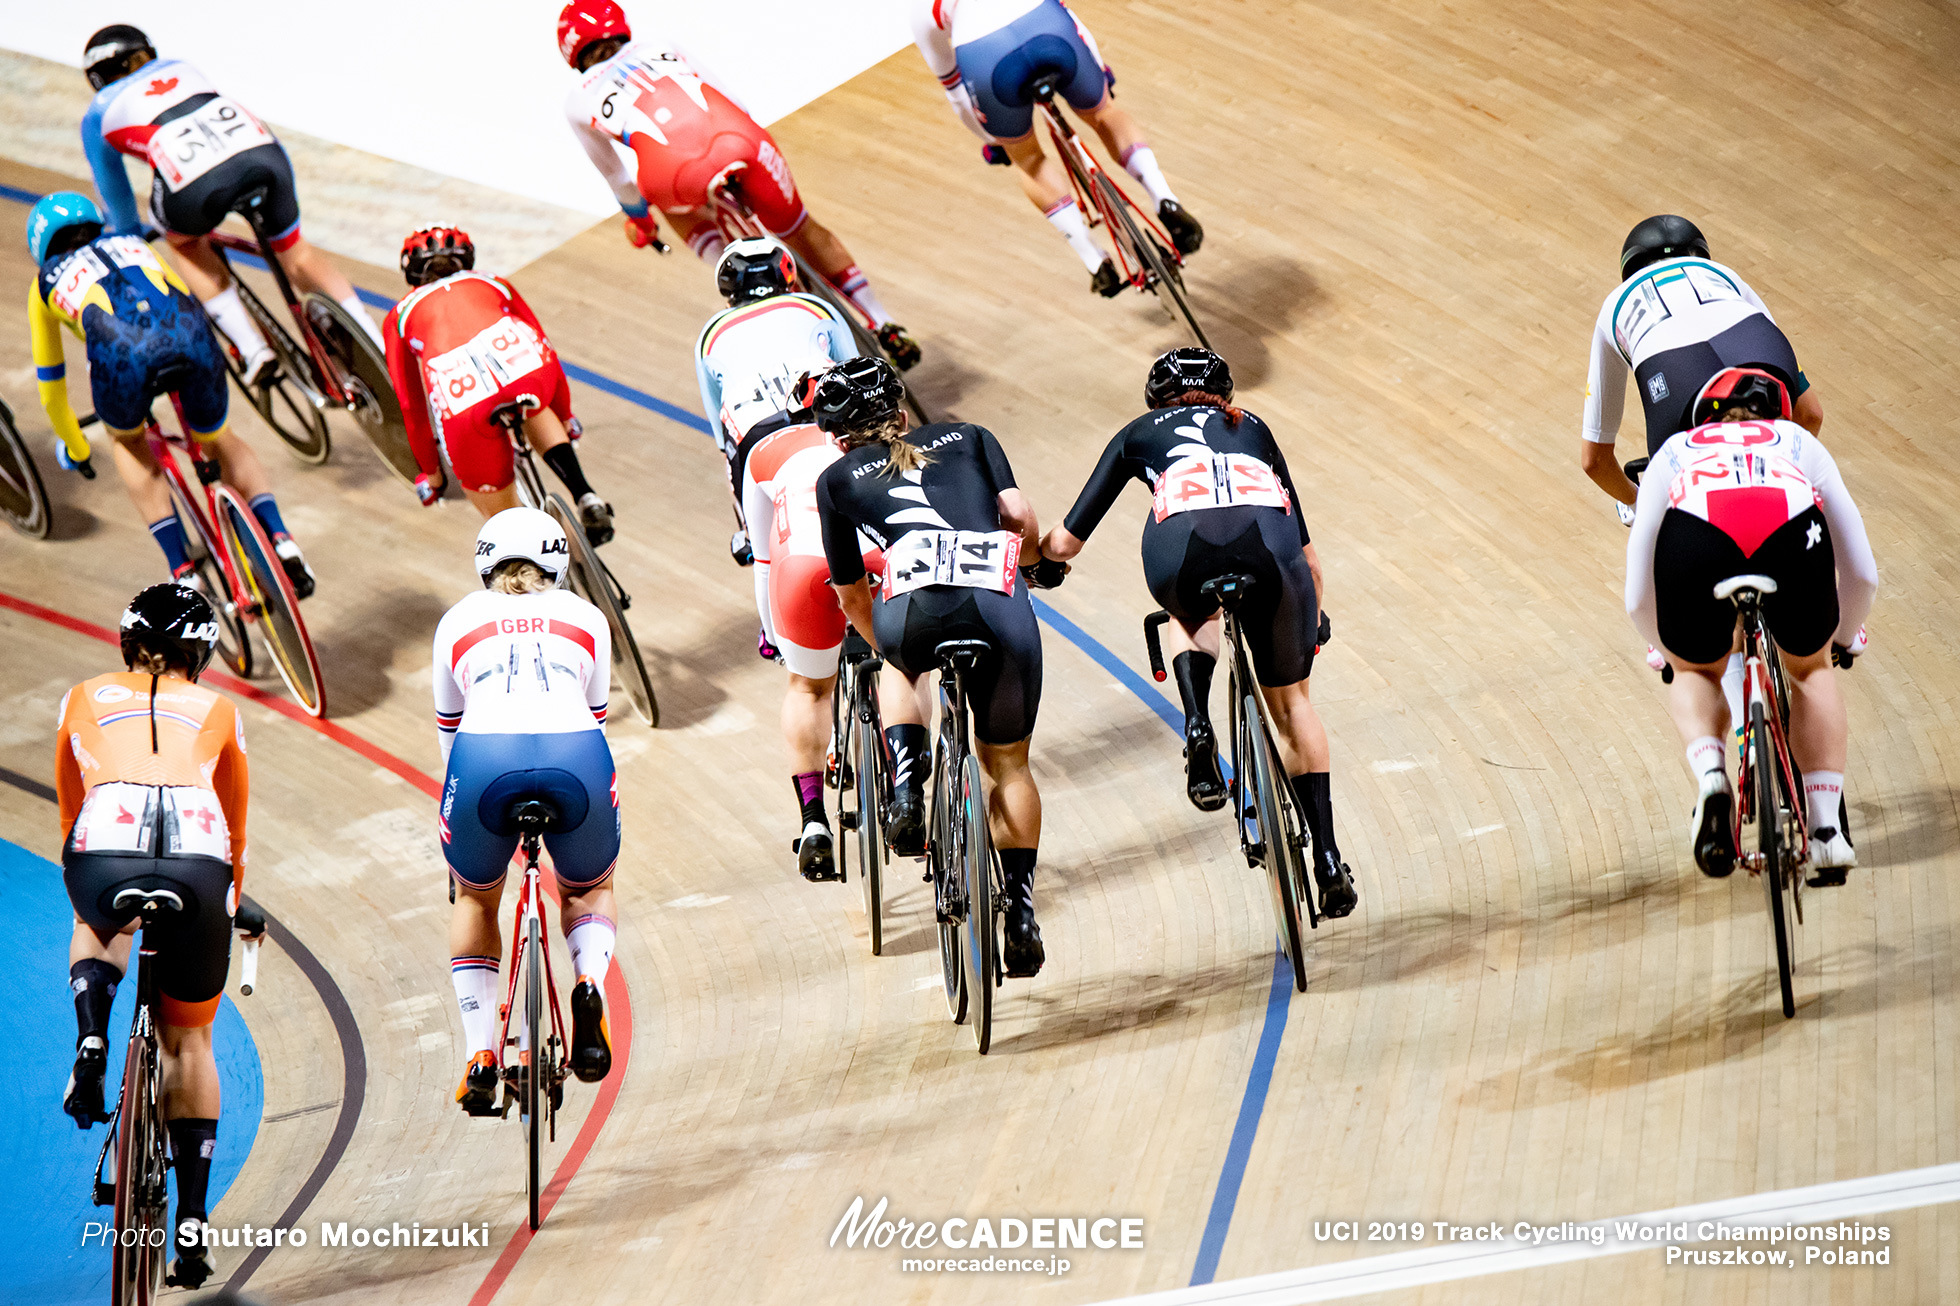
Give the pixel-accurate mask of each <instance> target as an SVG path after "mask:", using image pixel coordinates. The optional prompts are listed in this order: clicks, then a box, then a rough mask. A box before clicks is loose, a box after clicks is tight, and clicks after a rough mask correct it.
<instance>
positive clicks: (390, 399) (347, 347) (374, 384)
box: [303, 290, 422, 486]
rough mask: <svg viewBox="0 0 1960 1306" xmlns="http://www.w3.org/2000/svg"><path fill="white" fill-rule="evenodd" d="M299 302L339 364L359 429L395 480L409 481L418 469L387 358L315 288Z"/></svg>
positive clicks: (340, 310) (343, 311)
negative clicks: (409, 445) (389, 372)
mask: <svg viewBox="0 0 1960 1306" xmlns="http://www.w3.org/2000/svg"><path fill="white" fill-rule="evenodd" d="M303 305H304V307H305V309H306V321H307V324H308V325H310V326H311V327H312V328H313V330H314V331H315V332H316V333H318V335H319V337H320V341H321V343H322V344H324V345H325V346H326V347H327V352H328V353H329V354H331V355H332V356H333V358H334V361H335V362H337V363H338V364H340V370H341V374H340V377H339V380H340V384H341V388H342V389H344V390H345V391H346V392H347V398H348V408H349V410H350V411H351V412H352V413H353V414H354V420H355V421H356V422H358V423H359V424H360V427H361V432H362V434H364V435H366V436H367V438H368V440H369V441H370V442H371V443H372V444H373V445H374V451H375V452H376V453H378V454H380V455H381V461H382V462H383V463H385V464H387V467H388V470H389V471H391V472H393V473H394V474H395V476H396V479H398V480H400V481H401V483H402V484H403V485H408V486H413V485H414V484H415V478H416V477H417V476H419V475H420V474H421V471H422V469H421V468H420V467H419V466H417V465H416V462H415V452H414V451H413V450H412V449H410V448H409V447H408V424H407V423H406V422H404V421H403V420H402V406H401V400H399V399H398V398H396V397H395V383H394V382H393V381H392V380H390V379H389V376H388V360H387V358H386V357H385V356H384V355H383V354H382V352H381V350H380V348H379V347H378V346H376V345H375V343H374V339H373V337H371V336H369V335H368V333H367V328H366V327H364V326H362V325H361V324H360V323H358V322H356V321H355V320H354V319H353V317H352V316H351V315H350V314H349V313H348V312H347V310H346V309H344V308H342V307H341V306H340V305H339V304H336V303H334V301H333V300H331V299H328V298H327V297H326V296H325V295H323V294H321V293H320V292H319V291H317V290H315V291H309V292H308V293H307V296H306V298H305V300H304V301H303Z"/></svg>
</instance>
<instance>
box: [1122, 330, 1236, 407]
mask: <svg viewBox="0 0 1960 1306" xmlns="http://www.w3.org/2000/svg"><path fill="white" fill-rule="evenodd" d="M1193 390H1198V391H1202V392H1203V393H1205V394H1208V395H1217V396H1218V397H1219V398H1220V399H1223V400H1225V401H1226V402H1227V403H1230V402H1231V399H1232V369H1231V368H1229V367H1227V366H1225V360H1224V359H1222V358H1220V357H1219V356H1218V355H1217V354H1214V353H1212V352H1211V351H1210V350H1209V349H1199V348H1197V347H1196V346H1192V345H1187V346H1185V347H1184V348H1182V349H1173V350H1171V351H1170V352H1169V353H1168V354H1160V355H1158V357H1157V361H1156V362H1154V363H1152V364H1151V365H1150V376H1149V377H1148V378H1147V379H1146V380H1145V381H1144V383H1143V402H1144V403H1146V404H1148V405H1149V406H1150V407H1152V408H1162V407H1164V406H1165V405H1166V404H1168V403H1170V402H1171V401H1172V400H1173V399H1176V398H1178V397H1179V396H1180V395H1186V394H1189V393H1190V392H1191V391H1193Z"/></svg>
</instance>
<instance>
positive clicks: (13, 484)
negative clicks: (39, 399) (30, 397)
mask: <svg viewBox="0 0 1960 1306" xmlns="http://www.w3.org/2000/svg"><path fill="white" fill-rule="evenodd" d="M0 515H4V516H5V517H6V519H7V524H8V525H9V526H12V527H13V528H14V529H15V530H17V531H19V532H20V533H21V534H22V535H25V536H27V538H29V539H30V540H45V539H47V538H48V531H49V529H50V528H51V527H52V526H53V524H54V514H53V513H52V512H51V511H50V510H49V507H48V489H47V486H45V485H43V484H42V483H41V469H40V468H38V467H36V466H35V465H34V456H33V455H32V454H31V453H29V452H28V451H27V441H25V440H23V439H21V438H20V428H19V427H17V426H15V425H14V410H13V409H11V408H9V407H7V401H6V400H4V399H0Z"/></svg>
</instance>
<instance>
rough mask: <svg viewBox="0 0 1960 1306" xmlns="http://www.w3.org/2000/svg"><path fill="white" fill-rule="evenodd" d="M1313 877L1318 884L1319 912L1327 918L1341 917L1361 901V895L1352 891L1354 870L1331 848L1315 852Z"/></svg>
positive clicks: (1337, 918)
mask: <svg viewBox="0 0 1960 1306" xmlns="http://www.w3.org/2000/svg"><path fill="white" fill-rule="evenodd" d="M1313 878H1314V883H1315V884H1317V885H1319V886H1320V914H1321V915H1322V916H1325V917H1327V918H1328V919H1329V920H1336V921H1337V920H1339V919H1341V917H1343V916H1345V915H1347V914H1348V913H1349V912H1351V911H1353V910H1354V908H1355V905H1356V904H1357V903H1359V902H1360V901H1361V895H1360V894H1358V893H1356V892H1355V891H1354V872H1353V871H1350V870H1349V869H1348V867H1347V863H1346V862H1344V861H1342V860H1341V855H1340V853H1338V852H1336V851H1334V850H1333V849H1331V848H1328V849H1324V850H1322V851H1321V852H1319V853H1317V854H1315V856H1314V866H1313Z"/></svg>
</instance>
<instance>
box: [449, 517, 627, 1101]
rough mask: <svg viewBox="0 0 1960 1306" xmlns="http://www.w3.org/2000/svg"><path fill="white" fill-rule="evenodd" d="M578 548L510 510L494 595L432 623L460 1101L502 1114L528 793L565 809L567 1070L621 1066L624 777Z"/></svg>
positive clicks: (493, 546)
mask: <svg viewBox="0 0 1960 1306" xmlns="http://www.w3.org/2000/svg"><path fill="white" fill-rule="evenodd" d="M568 556H569V553H568V546H567V542H566V540H565V532H564V531H563V530H562V529H560V528H559V525H558V523H557V521H556V520H555V519H554V518H553V517H552V516H551V514H549V513H545V512H540V511H538V510H537V509H536V508H506V509H505V510H504V511H502V512H500V513H498V514H497V515H496V516H494V517H492V518H491V519H490V520H489V521H486V522H485V523H483V529H482V530H480V531H478V532H477V536H476V570H477V574H478V575H479V576H481V577H482V578H483V585H484V588H483V592H482V593H479V594H471V595H469V596H467V597H466V598H464V599H463V601H462V602H460V603H458V604H457V605H456V606H455V607H453V608H451V609H450V610H449V611H448V612H447V613H445V614H444V615H443V618H442V621H441V622H440V623H438V624H437V626H436V640H435V708H436V727H437V731H438V736H439V738H440V739H441V742H442V758H443V763H444V766H445V768H446V771H447V774H446V777H445V779H444V781H443V790H442V808H441V811H440V816H439V819H438V825H439V827H440V829H441V833H442V855H443V857H444V858H445V859H446V860H447V861H448V863H449V873H450V875H451V876H452V877H453V878H454V879H455V881H456V887H457V893H456V908H455V910H454V911H453V912H452V913H451V914H450V922H449V950H450V954H451V956H450V963H449V969H450V979H451V981H452V983H453V984H454V985H455V989H456V1005H457V1006H458V1008H460V1009H461V1011H462V1015H463V1034H464V1038H465V1039H466V1040H467V1042H468V1044H469V1049H470V1059H469V1063H468V1065H466V1066H465V1067H464V1069H463V1080H462V1083H460V1084H459V1085H457V1088H456V1101H457V1102H458V1103H459V1104H460V1105H461V1106H462V1108H463V1110H464V1111H466V1112H468V1113H469V1114H470V1115H473V1116H487V1115H495V1114H496V1113H497V1105H496V1090H497V1053H496V1051H495V1048H496V1045H497V1033H498V1030H497V1007H498V1003H499V1002H500V1001H501V998H502V995H501V994H500V993H499V992H498V985H497V967H498V957H499V956H500V955H501V953H502V951H503V939H502V935H501V934H500V933H499V931H498V928H497V906H498V904H499V902H500V901H501V900H502V898H503V891H504V874H505V872H506V871H508V870H509V869H510V860H511V856H512V854H513V853H514V852H515V851H516V849H517V827H516V826H514V825H512V824H511V821H510V817H509V812H510V809H511V807H512V806H513V805H515V804H516V803H517V802H519V801H520V800H523V799H527V798H535V799H540V800H542V801H543V802H545V803H546V804H547V805H549V806H550V807H551V808H552V810H553V811H554V813H555V814H556V815H555V818H554V819H553V821H552V826H551V829H550V830H549V831H547V832H546V834H545V836H544V844H545V848H546V850H547V851H548V852H549V853H550V854H551V868H552V880H551V882H552V883H555V884H556V885H557V889H558V895H559V924H560V925H561V926H563V927H564V930H565V940H566V942H567V943H568V944H569V945H570V947H571V950H572V972H573V974H574V975H576V976H577V977H578V982H577V983H576V984H575V985H574V986H573V987H572V1002H571V1006H572V1041H571V1065H572V1071H573V1073H574V1074H576V1075H577V1076H578V1077H579V1078H580V1079H582V1080H584V1081H586V1082H587V1083H593V1082H595V1081H597V1080H601V1079H604V1078H605V1077H606V1072H607V1071H608V1070H610V1069H611V1068H612V1042H611V1035H610V1033H609V1032H608V1030H607V1027H606V1007H605V999H604V998H603V997H602V996H601V992H600V991H601V989H603V988H604V986H605V982H606V971H607V970H608V969H609V968H610V967H611V965H612V955H613V948H614V946H615V941H616V932H617V927H616V925H615V923H614V922H615V921H617V919H618V916H619V912H618V908H617V907H616V906H615V905H614V901H613V878H612V877H613V871H614V870H615V869H616V868H617V866H618V865H619V787H618V775H617V773H616V772H615V771H614V769H613V759H612V750H611V749H609V748H608V747H607V746H606V734H605V729H604V727H605V723H606V691H607V690H608V688H609V687H610V685H611V674H612V641H611V637H610V632H609V630H608V627H607V626H606V619H605V618H604V617H603V616H601V615H600V613H599V610H598V609H597V608H595V607H593V606H592V605H591V604H590V603H587V602H586V601H585V600H584V599H582V598H580V597H578V596H577V595H576V594H572V593H570V592H569V591H565V590H561V589H560V588H559V585H560V583H561V582H562V581H563V580H564V576H565V566H566V559H567V558H568Z"/></svg>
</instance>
